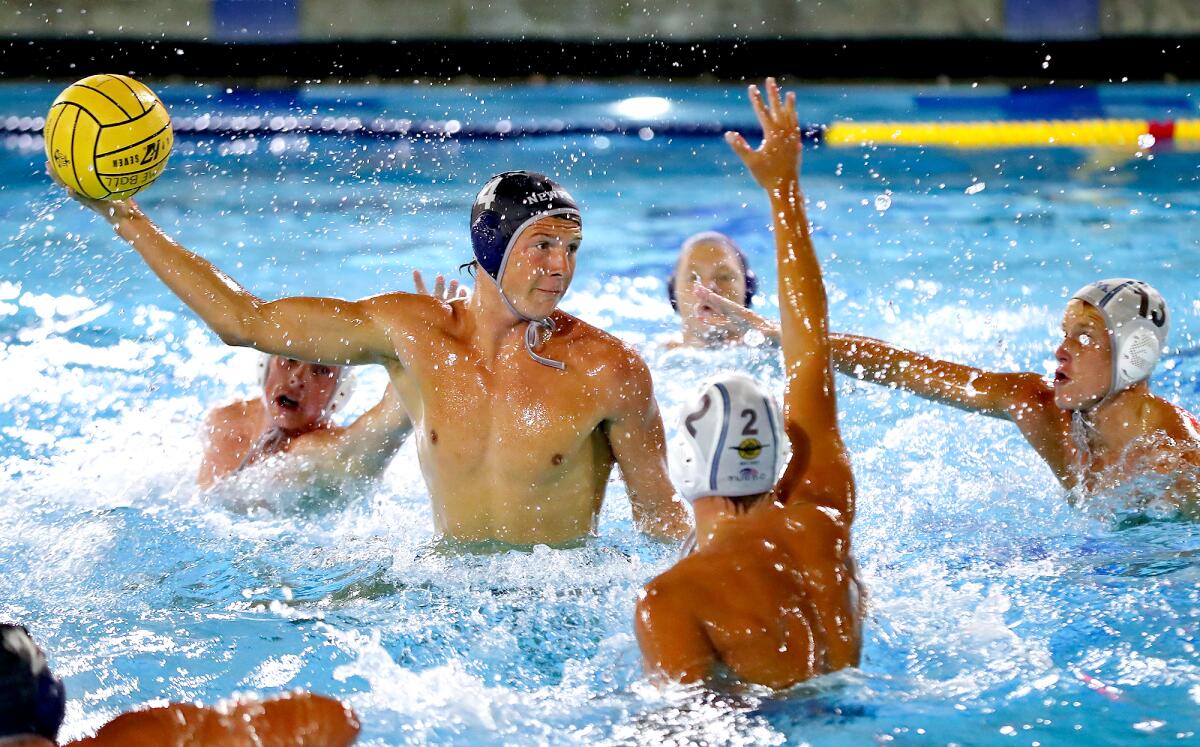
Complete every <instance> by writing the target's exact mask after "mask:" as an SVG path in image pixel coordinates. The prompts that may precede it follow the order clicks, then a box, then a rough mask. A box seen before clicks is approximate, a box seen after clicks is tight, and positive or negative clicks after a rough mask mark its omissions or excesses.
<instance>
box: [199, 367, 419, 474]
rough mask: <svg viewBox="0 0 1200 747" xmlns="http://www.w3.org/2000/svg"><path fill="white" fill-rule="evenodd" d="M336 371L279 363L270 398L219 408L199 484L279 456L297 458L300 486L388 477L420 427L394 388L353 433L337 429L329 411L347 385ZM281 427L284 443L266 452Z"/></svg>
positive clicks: (292, 468) (294, 467)
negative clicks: (270, 435) (271, 433)
mask: <svg viewBox="0 0 1200 747" xmlns="http://www.w3.org/2000/svg"><path fill="white" fill-rule="evenodd" d="M336 370H337V368H336V367H331V366H325V365H321V364H313V363H303V362H301V361H297V360H296V359H294V358H283V357H280V356H275V357H273V358H272V360H271V364H270V368H269V369H268V374H267V381H266V385H265V386H264V387H263V396H262V397H258V398H255V399H248V400H242V401H239V402H233V403H230V404H228V405H223V406H221V407H217V408H215V409H213V410H212V412H210V413H209V414H208V416H207V417H206V418H205V421H204V437H205V446H204V459H203V461H202V462H201V464H200V473H199V475H198V476H197V478H196V482H197V483H198V484H199V485H200V487H202V488H208V487H211V486H212V485H214V484H215V483H216V482H217V481H219V480H220V479H221V478H224V477H228V476H229V475H231V474H233V473H234V472H236V471H237V469H238V468H239V467H240V466H242V464H243V461H245V464H246V465H251V464H257V463H258V462H261V461H262V460H264V459H267V458H269V457H271V456H273V455H275V454H288V455H290V456H293V457H296V459H295V460H294V461H293V462H291V463H290V464H289V465H288V467H289V469H288V476H289V478H291V481H292V482H293V484H295V485H298V486H302V485H310V486H317V487H320V486H322V485H330V484H335V483H339V482H341V481H343V480H345V479H346V478H355V479H371V478H375V477H378V476H379V475H380V474H382V473H383V471H384V470H385V469H386V468H387V466H388V464H389V463H390V462H391V459H392V457H393V456H395V454H396V452H397V451H398V450H399V449H400V446H401V445H403V443H404V439H405V438H406V437H407V436H408V434H409V433H410V432H411V431H412V421H411V420H410V419H409V417H408V412H407V411H406V410H405V409H404V404H403V403H402V402H401V400H400V395H399V394H398V393H397V392H396V390H395V388H394V387H391V386H389V387H388V388H387V391H386V392H384V396H383V398H382V399H380V401H379V402H378V403H377V404H376V405H375V406H374V407H372V408H371V409H370V410H368V411H367V412H365V413H364V414H362V415H361V416H359V417H358V418H357V419H356V420H355V421H354V422H353V423H351V424H350V425H349V426H338V425H334V424H333V423H332V422H330V420H329V418H328V415H329V411H328V409H327V408H328V404H329V400H330V398H331V397H332V396H333V395H334V394H335V393H336V390H337V386H338V383H339V380H338V379H337V377H336V375H331V374H336ZM344 375H349V374H344ZM331 381H332V383H333V386H332V387H331V386H330V382H331ZM273 428H278V429H279V430H280V431H282V433H283V435H284V437H283V438H282V439H279V440H277V441H275V440H271V441H268V442H267V443H266V444H264V445H263V446H262V447H259V442H260V439H261V438H262V437H263V436H264V435H266V434H268V433H269V431H271V430H272V429H273ZM252 451H253V452H254V453H251V452H252Z"/></svg>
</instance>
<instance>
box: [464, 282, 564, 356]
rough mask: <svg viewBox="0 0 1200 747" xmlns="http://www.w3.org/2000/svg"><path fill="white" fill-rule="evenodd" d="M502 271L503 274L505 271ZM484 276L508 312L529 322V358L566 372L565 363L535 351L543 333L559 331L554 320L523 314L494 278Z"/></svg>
mask: <svg viewBox="0 0 1200 747" xmlns="http://www.w3.org/2000/svg"><path fill="white" fill-rule="evenodd" d="M501 271H502V272H503V270H501ZM482 274H483V275H486V276H487V278H488V279H489V280H491V281H492V284H493V285H495V286H496V292H497V293H499V294H500V300H501V301H503V302H504V305H505V306H507V307H508V310H509V311H510V312H512V315H513V316H515V317H517V318H518V319H520V320H522V321H525V322H529V323H528V324H527V325H525V352H526V353H528V354H529V357H530V358H533V359H534V360H535V361H537V362H538V363H541V364H542V365H543V366H549V367H550V368H556V369H558V370H559V371H564V370H566V368H567V364H565V363H563V362H562V361H556V360H551V359H550V358H546V357H545V356H541V355H538V354H537V352H536V351H535V350H534V348H535V347H536V346H537V345H538V343H540V342H541V341H542V332H543V331H545V332H546V333H548V334H551V335H553V334H554V331H555V330H556V329H558V325H556V324H555V323H554V320H553V319H551V318H550V317H548V316H546V317H542V318H541V319H534V318H533V317H531V316H528V315H526V314H522V313H521V312H520V311H518V310H517V307H516V306H514V305H513V302H512V301H510V300H509V299H508V296H507V295H506V294H505V293H504V289H503V288H501V287H500V282H499V281H498V280H495V279H493V278H492V276H491V275H488V274H487V273H486V272H485V273H482Z"/></svg>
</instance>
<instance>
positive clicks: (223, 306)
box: [72, 193, 395, 365]
mask: <svg viewBox="0 0 1200 747" xmlns="http://www.w3.org/2000/svg"><path fill="white" fill-rule="evenodd" d="M72 196H73V197H75V199H77V200H78V201H79V202H81V203H82V204H83V205H85V206H86V207H88V208H90V209H91V210H94V211H95V212H96V213H98V214H100V215H101V216H103V217H104V218H105V219H106V220H108V222H109V223H111V224H112V226H113V228H114V229H115V230H116V232H117V235H119V236H120V237H121V238H123V239H125V240H126V241H128V242H129V243H130V244H131V245H132V246H133V248H134V249H135V250H137V252H138V254H140V255H141V256H142V258H143V259H144V260H145V261H146V264H148V265H149V266H150V269H152V270H153V271H154V273H155V274H156V275H158V277H159V278H160V279H162V281H163V282H164V283H166V285H167V287H168V288H170V289H171V291H172V292H174V293H175V295H177V296H179V298H180V299H181V300H182V301H183V302H184V303H185V304H187V305H188V306H189V307H191V309H192V310H193V311H195V312H196V314H198V315H199V316H200V318H201V319H203V320H204V323H205V324H207V325H208V326H209V328H211V329H212V330H213V332H215V333H216V334H217V336H218V337H220V338H221V340H222V341H223V342H225V343H227V344H229V345H237V346H241V347H252V348H256V349H258V350H261V351H262V352H264V353H274V354H277V355H287V356H290V357H293V358H299V359H303V360H308V361H314V362H320V363H327V364H339V365H344V364H353V363H378V362H380V361H382V360H383V359H385V358H387V357H389V356H392V355H393V354H394V350H393V347H392V345H391V343H390V341H389V339H388V334H387V331H386V330H385V328H384V325H382V324H381V323H379V321H378V314H377V311H378V310H379V309H378V307H379V306H381V305H395V304H394V301H390V302H389V301H387V299H391V298H393V297H381V298H379V299H366V300H363V301H341V300H338V299H332V298H284V299H281V300H278V301H264V300H262V299H260V298H258V297H257V296H255V295H253V294H251V293H249V292H248V291H246V290H245V289H244V288H242V287H241V286H240V285H238V284H237V282H236V281H234V280H233V278H231V277H229V276H228V275H226V274H225V273H223V272H222V271H221V270H219V269H217V268H216V267H215V266H213V265H212V263H210V262H208V261H207V260H205V259H204V258H203V257H200V256H199V255H196V254H193V253H192V252H190V251H188V250H187V249H185V248H183V247H182V246H180V245H179V244H178V243H177V242H175V241H174V240H173V239H171V238H170V237H169V236H167V235H166V234H165V233H164V232H163V231H162V230H161V229H160V228H159V227H158V226H157V225H155V224H154V222H153V221H151V220H150V219H149V218H148V217H147V216H146V215H145V213H143V212H142V211H141V209H140V208H138V206H137V204H136V203H135V202H134V201H133V200H124V201H101V200H89V199H86V198H84V197H81V196H79V195H76V194H74V193H72Z"/></svg>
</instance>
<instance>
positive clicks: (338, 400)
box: [258, 353, 356, 417]
mask: <svg viewBox="0 0 1200 747" xmlns="http://www.w3.org/2000/svg"><path fill="white" fill-rule="evenodd" d="M274 357H275V356H273V355H271V354H270V353H263V354H262V355H261V356H259V359H258V385H259V386H260V387H262V388H264V389H265V388H266V386H267V375H268V374H269V373H271V359H272V358H274ZM284 357H286V356H284ZM334 368H337V369H338V381H337V389H334V390H333V396H332V397H330V398H329V404H327V405H325V415H326V417H328V416H329V415H332V414H333V413H335V412H342V411H344V410H345V409H346V406H347V405H348V404H349V403H350V398H351V397H352V396H354V385H355V378H356V377H355V376H354V372H353V371H351V370H350V367H349V366H334ZM264 396H265V395H264Z"/></svg>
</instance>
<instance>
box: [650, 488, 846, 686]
mask: <svg viewBox="0 0 1200 747" xmlns="http://www.w3.org/2000/svg"><path fill="white" fill-rule="evenodd" d="M831 550H832V552H831ZM849 550H850V521H849V517H847V516H846V515H845V514H843V513H841V512H838V511H834V510H829V509H823V508H822V507H819V506H815V505H813V504H810V503H804V502H796V503H795V504H792V505H785V504H781V503H779V502H777V501H776V500H775V499H774V497H772V498H771V499H765V500H764V505H762V506H761V507H756V508H755V509H753V510H752V511H751V512H750V514H749V515H747V516H745V517H742V518H741V519H739V521H738V523H737V525H735V526H730V527H729V528H728V529H723V530H722V531H721V533H720V534H719V535H716V536H714V537H713V541H712V542H710V543H708V545H707V546H706V547H705V548H704V552H702V553H696V554H693V555H690V556H688V557H686V558H683V559H681V560H680V561H679V562H678V563H677V564H676V565H675V566H674V567H672V568H671V569H670V570H669V571H667V572H666V573H664V574H662V575H661V576H659V577H658V578H656V579H654V580H653V581H651V582H650V583H649V584H647V585H646V597H645V599H646V600H648V601H647V602H645V603H643V605H642V611H643V612H647V611H649V610H651V609H653V606H654V605H655V604H658V605H663V606H665V605H674V606H675V607H676V609H674V610H671V611H664V610H663V609H662V606H659V607H658V608H657V609H655V610H654V612H650V614H652V615H656V616H657V617H658V619H662V617H663V616H664V613H665V614H668V615H675V616H677V617H686V618H687V619H688V620H689V623H688V624H687V625H686V627H682V626H681V629H680V630H677V631H675V634H676V635H678V636H680V637H684V636H686V635H688V632H687V631H690V634H691V635H693V636H696V637H697V638H700V637H701V636H702V637H703V640H697V642H696V643H697V650H700V651H703V650H704V649H705V648H706V647H707V648H708V649H709V650H711V652H712V655H713V656H715V657H717V658H719V660H720V662H721V663H722V664H723V665H724V666H725V667H726V668H727V669H728V670H729V672H730V673H731V674H733V675H734V676H736V677H737V678H738V679H740V680H742V681H744V682H753V683H756V684H760V685H765V686H767V687H772V688H784V687H788V686H790V685H793V684H795V683H797V682H800V681H803V680H807V679H811V678H813V677H815V676H817V675H819V674H824V673H826V672H832V671H835V670H838V669H842V668H845V667H849V666H855V665H857V664H858V660H859V653H860V648H861V638H862V635H861V630H860V625H861V619H862V606H863V601H864V598H865V595H864V594H863V592H862V591H861V589H860V587H859V582H858V580H857V572H856V566H855V563H854V559H853V557H852V556H851V555H850V552H849ZM649 600H654V601H649ZM779 610H803V613H801V614H791V615H789V614H777V611H779ZM698 664H699V662H698ZM703 668H704V667H703V666H696V667H695V670H696V671H701V670H702V669H703Z"/></svg>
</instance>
